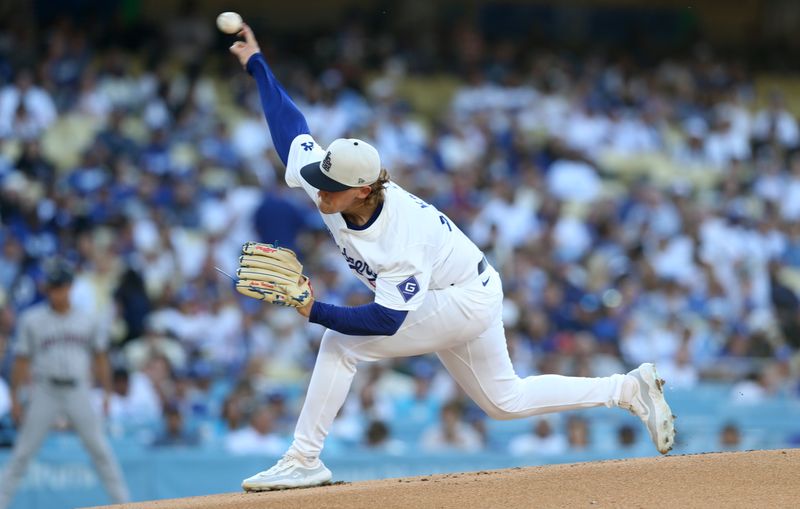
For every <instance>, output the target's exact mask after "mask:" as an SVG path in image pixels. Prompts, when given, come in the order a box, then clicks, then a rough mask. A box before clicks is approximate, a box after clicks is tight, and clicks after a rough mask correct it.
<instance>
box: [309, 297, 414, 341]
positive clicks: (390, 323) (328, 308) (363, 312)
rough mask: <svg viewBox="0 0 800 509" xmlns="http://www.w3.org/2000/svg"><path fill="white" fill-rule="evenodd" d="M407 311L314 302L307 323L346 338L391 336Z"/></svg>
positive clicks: (369, 305)
mask: <svg viewBox="0 0 800 509" xmlns="http://www.w3.org/2000/svg"><path fill="white" fill-rule="evenodd" d="M407 314H408V311H398V310H396V309H389V308H387V307H384V306H381V305H380V304H376V303H374V302H373V303H371V304H365V305H363V306H355V307H342V306H334V305H333V304H325V303H324V302H319V301H314V304H313V305H312V306H311V315H310V316H309V321H310V322H312V323H318V324H320V325H322V326H324V327H327V328H328V329H333V330H335V331H337V332H341V333H342V334H347V335H348V336H393V335H394V334H395V333H396V332H397V331H398V329H400V326H401V325H402V324H403V320H405V318H406V315H407Z"/></svg>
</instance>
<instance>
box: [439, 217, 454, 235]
mask: <svg viewBox="0 0 800 509" xmlns="http://www.w3.org/2000/svg"><path fill="white" fill-rule="evenodd" d="M439 221H441V222H442V224H443V225H446V226H447V229H448V230H450V231H453V228H451V227H450V221H448V220H447V218H446V217H444V216H443V215H442V216H439Z"/></svg>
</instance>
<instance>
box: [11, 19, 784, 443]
mask: <svg viewBox="0 0 800 509" xmlns="http://www.w3.org/2000/svg"><path fill="white" fill-rule="evenodd" d="M255 28H256V36H257V37H258V38H259V40H260V42H261V45H262V48H263V49H264V51H265V52H266V54H267V57H268V60H269V61H270V62H271V64H272V65H273V68H274V71H275V74H276V75H277V76H278V78H279V79H280V80H281V81H282V82H283V83H284V85H285V86H286V87H287V89H288V90H289V91H290V94H292V96H293V97H294V98H295V100H296V102H297V103H298V106H299V107H300V109H301V111H303V113H304V114H305V116H306V118H307V120H308V123H309V126H310V128H311V131H312V134H314V136H315V137H316V139H317V140H318V141H319V142H320V143H321V144H323V145H325V144H327V143H329V142H330V141H332V140H333V139H335V138H338V137H343V136H354V137H363V138H365V139H368V140H370V141H371V142H374V144H375V145H376V146H377V147H378V149H379V151H380V153H381V157H382V163H383V165H384V166H385V167H386V168H387V169H388V170H389V173H390V176H391V178H392V180H394V181H397V182H398V183H399V184H400V185H402V186H404V187H405V188H406V189H408V190H409V191H410V192H412V193H414V194H416V195H417V196H419V197H421V198H422V199H425V200H427V201H429V202H431V203H433V204H434V205H436V206H437V207H438V208H440V209H441V210H442V211H444V212H445V213H446V214H448V215H449V217H450V218H451V219H452V220H453V221H454V222H455V223H456V224H458V225H459V226H460V227H461V228H462V229H463V230H464V231H465V232H466V233H467V234H468V235H469V236H470V237H471V238H472V239H473V240H474V241H475V242H476V243H477V244H478V246H479V247H480V248H481V249H483V251H484V252H485V253H486V255H487V257H488V258H489V259H490V261H491V263H492V264H493V265H494V266H495V267H496V268H497V269H498V270H499V271H500V272H501V273H502V275H503V283H504V290H505V296H506V302H505V309H504V316H503V318H504V322H505V326H506V331H507V340H508V344H509V350H510V352H511V354H512V360H513V362H514V365H515V368H516V370H517V372H518V373H519V374H520V375H521V376H526V375H533V374H541V373H560V374H564V375H574V376H605V375H608V374H611V373H618V372H625V371H627V370H628V369H629V368H630V367H632V366H635V365H637V364H639V363H640V362H643V361H655V362H657V363H658V364H659V367H660V369H659V370H660V372H661V373H662V375H663V376H664V378H666V379H667V380H668V381H669V384H670V387H675V388H683V389H690V388H692V387H695V386H696V385H697V384H698V383H701V382H702V381H704V380H723V381H727V382H731V383H735V384H737V385H736V387H737V388H736V389H735V390H732V391H731V398H735V397H738V398H741V399H746V400H747V402H759V401H764V400H767V399H769V398H773V397H778V396H789V397H798V390H799V386H798V380H799V378H798V374H799V373H800V362H798V359H799V358H798V356H797V350H798V347H800V312H799V311H800V309H799V304H800V301H798V291H799V290H800V224H798V219H800V151H798V148H800V130H798V123H797V118H796V116H795V115H794V114H793V113H792V112H790V111H789V110H788V109H787V107H786V105H785V98H784V97H783V96H782V95H781V93H779V92H777V91H776V92H773V93H772V94H771V95H770V96H769V98H768V100H767V101H766V102H762V103H757V101H756V94H755V88H754V78H753V75H752V74H751V72H752V71H750V69H749V67H748V66H747V65H746V64H745V63H744V62H738V61H735V60H730V59H726V58H723V57H720V56H718V55H716V54H715V53H714V51H713V49H712V48H711V47H709V46H706V45H703V44H699V45H697V46H695V47H694V49H693V50H692V51H690V52H688V53H686V54H684V55H681V56H675V57H671V58H666V57H664V58H658V59H646V58H642V56H641V55H635V54H633V53H626V52H602V51H598V52H594V51H586V52H583V53H579V54H573V53H571V52H567V51H562V50H559V49H558V48H555V49H554V48H550V47H538V46H536V45H531V44H528V43H525V42H524V41H514V40H507V39H489V38H486V37H484V36H483V35H482V34H481V32H480V31H479V30H478V29H477V28H476V26H474V25H472V24H470V23H467V22H459V23H456V24H454V25H453V26H452V27H450V28H447V29H443V28H441V27H437V28H436V29H435V30H434V29H431V28H429V29H427V30H426V29H425V27H424V26H423V27H422V28H421V29H420V32H419V33H418V34H415V37H414V38H413V40H410V38H409V37H407V35H408V34H407V32H405V31H404V30H403V29H398V30H397V31H396V32H391V31H386V32H381V33H374V31H373V30H370V29H369V28H368V26H367V25H366V24H365V23H363V22H361V21H360V20H359V18H354V20H353V21H352V22H350V23H349V24H346V25H344V26H341V27H338V29H337V32H336V34H335V35H331V34H329V35H327V36H325V37H321V38H319V39H318V40H317V42H316V44H304V45H302V44H301V45H298V46H297V48H294V49H290V48H289V46H291V44H290V42H291V41H292V39H284V40H281V39H280V38H277V39H276V40H271V38H270V35H269V32H268V31H262V32H259V30H258V26H256V27H255ZM406 30H407V29H406ZM437 37H438V38H439V39H438V40H437ZM158 40H160V41H162V42H163V45H159V47H158V48H157V50H153V48H152V47H151V46H145V47H136V46H134V47H129V46H126V45H124V44H120V45H113V44H112V45H99V44H96V41H95V40H93V39H92V38H91V35H90V34H87V32H86V31H84V30H82V29H81V28H80V27H78V26H76V25H74V24H73V23H71V22H70V21H69V20H68V19H64V20H60V21H58V22H55V23H53V24H52V25H51V26H50V28H49V29H48V30H47V31H46V32H45V33H40V34H38V36H37V37H35V38H34V37H31V36H30V34H29V33H27V32H25V31H24V30H22V29H20V30H14V29H11V30H9V31H8V32H7V33H6V34H5V35H3V37H2V38H0V85H2V87H1V88H0V149H2V150H0V227H1V230H0V340H2V342H3V344H2V347H3V350H5V351H7V352H8V351H10V348H9V347H10V345H11V344H12V342H13V341H14V331H15V330H14V328H15V320H16V318H17V317H18V315H19V313H20V312H21V311H22V310H24V309H25V308H27V307H29V306H30V305H32V304H33V303H35V302H38V301H40V300H41V299H42V289H43V286H42V272H41V267H42V263H43V262H44V261H45V260H46V259H48V258H50V257H53V256H56V255H58V256H61V257H65V258H67V259H69V260H70V261H71V262H73V263H74V264H75V266H76V267H77V268H78V276H77V278H76V281H75V285H74V287H73V302H74V303H75V305H77V306H82V307H86V308H87V309H90V310H92V312H93V313H95V314H96V315H97V316H99V317H101V318H102V320H103V322H104V323H105V326H106V328H107V332H108V334H109V335H110V336H111V338H112V344H113V346H112V361H113V364H114V367H115V372H114V391H115V395H114V399H113V401H112V405H111V409H110V415H109V425H110V427H111V431H112V436H114V437H116V438H126V437H127V438H133V439H134V440H137V441H139V442H142V443H150V444H153V445H156V446H158V445H198V444H208V443H214V444H222V445H224V447H225V448H227V449H228V450H229V451H231V452H232V453H259V452H263V453H265V454H275V455H277V454H280V453H282V452H283V451H284V449H285V448H286V445H287V437H288V436H289V435H290V434H291V431H292V426H293V423H294V419H295V416H296V414H297V412H298V410H299V405H300V403H301V401H302V397H303V390H304V387H305V383H306V381H307V378H308V376H309V374H310V370H311V368H312V366H313V363H314V359H315V351H316V348H317V346H318V342H319V339H320V337H321V334H322V330H321V329H320V328H319V327H317V326H314V325H309V324H308V323H306V322H305V320H304V319H302V317H300V316H299V315H297V314H296V313H295V312H294V311H291V310H287V309H281V308H275V307H270V306H265V305H262V304H260V303H258V302H255V301H252V300H248V299H246V298H243V297H241V296H240V295H238V294H237V293H236V292H235V291H234V290H233V288H232V284H231V282H230V280H228V279H227V278H225V277H224V276H222V275H221V274H219V273H218V272H217V271H216V270H215V267H220V268H221V269H223V270H224V271H227V272H229V273H231V272H233V271H234V270H235V267H236V263H237V257H238V254H239V250H240V247H241V245H242V244H243V243H244V242H246V241H249V240H259V241H264V242H276V243H278V244H279V245H282V246H286V247H290V248H292V249H295V250H297V251H298V253H299V256H300V259H301V260H302V261H303V263H304V266H305V270H306V272H307V273H308V275H310V277H311V279H312V281H313V283H314V288H315V292H316V294H317V297H318V299H320V300H322V301H325V302H331V303H335V304H343V305H344V304H346V305H357V304H361V303H364V302H369V301H371V299H372V297H371V295H370V294H369V293H368V292H367V290H366V289H365V288H363V287H362V286H361V285H360V283H358V282H357V281H356V279H355V278H353V277H352V276H350V275H349V273H348V268H347V265H346V264H345V263H344V261H343V260H342V258H341V256H340V254H339V252H338V250H337V249H336V247H335V245H334V244H333V242H332V240H331V239H330V238H329V236H328V234H327V232H326V231H325V229H324V227H323V225H322V223H321V221H320V219H319V217H318V215H317V211H316V210H315V208H314V206H313V204H311V203H310V202H309V201H308V200H307V198H306V197H305V195H304V194H303V193H301V192H295V190H288V189H287V188H286V187H285V185H283V179H282V171H283V168H282V165H281V163H280V161H279V160H278V158H277V156H276V154H275V152H274V150H273V148H272V144H271V140H270V137H269V134H268V130H267V127H266V123H265V122H264V119H263V115H262V113H261V107H260V102H259V98H258V93H257V90H256V88H255V85H254V82H253V80H252V79H251V78H250V77H249V76H248V75H247V73H246V72H244V71H242V70H241V69H240V68H238V64H236V62H235V61H234V59H233V58H232V57H230V56H229V55H227V54H226V53H227V52H226V51H225V46H226V44H229V43H230V41H229V40H221V36H220V35H219V34H217V33H215V32H214V31H213V24H212V23H211V22H210V21H209V20H208V19H205V18H202V17H199V16H197V15H192V14H191V13H187V14H186V15H185V16H182V17H180V18H179V19H176V20H175V21H174V22H172V23H171V24H170V27H169V30H168V31H167V30H166V29H165V30H164V31H163V33H161V34H160V39H158ZM445 48H446V49H445ZM12 49H13V51H12ZM302 51H306V52H307V53H305V54H301V52H302ZM32 56H36V57H37V58H31V57H32ZM415 80H416V82H420V80H428V81H427V82H426V81H422V83H429V85H430V87H429V88H425V87H424V86H423V87H417V88H414V87H409V86H408V84H409V83H412V82H414V81H415ZM429 94H438V95H436V96H435V97H434V98H433V99H434V100H433V101H432V98H431V97H429ZM431 103H433V105H431ZM12 362H13V358H12V357H11V355H10V354H8V355H6V356H5V357H4V361H3V366H4V369H3V373H4V374H7V373H8V367H9V366H10V364H11V363H12ZM7 391H8V389H7V385H6V384H3V386H2V387H0V407H2V408H0V412H7V410H8V408H7V402H6V400H7ZM4 404H5V405H6V406H5V407H3V406H2V405H4ZM398 422H403V423H406V424H404V425H405V426H409V427H411V428H414V427H416V429H418V430H421V431H420V432H419V433H418V437H417V438H418V440H419V443H420V444H421V445H422V446H423V447H424V448H426V449H428V450H440V449H442V448H456V449H463V450H480V449H482V448H484V447H488V446H491V445H492V444H491V436H488V434H487V433H486V429H485V416H484V415H482V414H481V412H480V411H479V410H478V409H477V408H475V407H474V405H472V404H470V403H469V402H467V400H466V399H465V398H464V397H463V395H461V394H460V392H459V391H458V388H457V387H454V386H453V383H452V382H451V381H450V380H449V378H448V377H447V375H446V373H444V371H443V368H442V367H441V366H440V365H439V364H438V363H437V361H436V359H435V358H430V357H422V358H415V359H399V360H396V361H393V362H391V363H380V364H376V365H373V366H364V367H363V368H362V369H361V370H360V372H359V375H358V377H357V380H356V385H355V387H354V389H353V392H352V395H351V398H350V399H349V400H348V402H347V404H346V405H345V407H344V408H343V410H342V413H341V415H340V416H339V419H338V420H337V422H336V424H335V427H334V430H333V432H332V435H333V438H334V440H333V441H332V444H333V445H332V446H331V448H333V449H334V450H335V448H336V444H337V443H338V444H345V445H347V444H353V443H361V444H363V445H364V446H365V447H374V448H382V449H383V450H386V451H388V452H401V451H403V450H404V448H406V447H409V446H413V445H415V444H409V443H407V441H403V440H398V439H396V438H394V437H393V435H392V430H391V428H392V426H393V425H394V426H397V423H398ZM730 426H732V427H733V428H735V425H733V424H731V425H730ZM587 427H588V423H587V422H586V420H585V419H582V418H581V417H580V416H576V417H572V418H570V417H568V416H565V417H564V419H563V421H562V420H561V419H539V420H537V421H536V422H535V423H532V431H531V433H530V435H526V436H522V437H518V438H516V439H514V440H513V441H512V442H510V443H509V444H502V447H510V450H511V451H512V452H513V453H514V454H526V451H532V450H546V451H564V450H568V449H569V448H578V449H579V448H580V447H582V446H581V444H582V443H583V444H585V443H586V440H587V438H586V437H587V434H588V431H587ZM638 431H640V430H638V429H635V430H634V429H628V428H625V429H622V428H621V429H620V430H619V443H620V444H624V443H625V442H626V441H628V442H630V441H631V440H634V441H635V440H636V438H635V437H632V435H636V434H638V433H637V432H638ZM723 431H724V430H723ZM736 433H738V431H737V430H735V429H732V430H727V431H724V433H723V435H725V436H727V438H725V440H728V441H729V442H730V441H734V440H738V438H737V437H736V436H734V435H736ZM493 446H495V447H501V445H500V444H494V445H493Z"/></svg>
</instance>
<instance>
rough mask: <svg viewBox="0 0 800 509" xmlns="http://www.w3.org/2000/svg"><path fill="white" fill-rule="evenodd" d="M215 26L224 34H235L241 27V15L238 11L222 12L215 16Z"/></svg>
mask: <svg viewBox="0 0 800 509" xmlns="http://www.w3.org/2000/svg"><path fill="white" fill-rule="evenodd" d="M217 28H219V29H220V31H222V32H224V33H226V34H235V33H238V32H239V30H241V29H242V17H241V16H239V13H238V12H223V13H222V14H220V15H219V16H217Z"/></svg>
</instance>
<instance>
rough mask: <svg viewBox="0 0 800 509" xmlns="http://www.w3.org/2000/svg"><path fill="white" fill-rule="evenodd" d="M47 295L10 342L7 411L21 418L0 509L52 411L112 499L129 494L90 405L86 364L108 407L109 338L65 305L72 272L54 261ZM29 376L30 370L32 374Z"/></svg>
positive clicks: (21, 322)
mask: <svg viewBox="0 0 800 509" xmlns="http://www.w3.org/2000/svg"><path fill="white" fill-rule="evenodd" d="M46 279H47V281H46V285H47V290H46V293H47V301H46V302H43V303H41V304H38V305H36V306H33V307H31V308H30V309H28V310H26V311H25V312H23V313H22V315H21V316H20V319H19V324H18V329H17V330H18V335H17V340H16V342H15V344H14V352H15V360H14V365H13V368H12V375H11V383H12V387H11V394H12V416H13V417H14V420H15V421H16V422H17V423H20V424H21V425H20V428H19V434H18V435H17V440H16V443H15V445H14V451H13V453H12V455H11V459H10V460H9V462H8V464H7V465H6V468H5V470H4V471H3V475H2V479H0V509H3V508H5V507H7V506H8V505H9V503H10V502H11V498H12V496H13V494H14V491H15V490H16V487H17V485H18V484H19V482H20V480H21V479H22V476H23V474H24V473H25V469H26V468H27V466H28V462H29V461H30V460H31V458H32V457H33V455H34V454H35V453H36V452H37V451H38V450H39V447H40V446H41V445H42V442H43V441H44V439H45V437H46V436H47V433H48V432H49V430H50V428H51V427H52V426H53V423H54V422H55V421H56V419H57V418H58V417H59V416H62V415H63V416H66V417H67V418H68V419H69V421H70V423H71V424H72V427H73V428H74V429H75V430H76V431H77V433H78V435H79V436H80V438H81V441H82V442H83V444H84V445H85V446H86V448H87V449H88V450H89V454H90V455H91V456H92V460H93V461H94V464H95V466H96V467H97V471H98V473H99V474H100V477H101V479H102V480H103V483H104V484H105V486H106V489H107V490H108V492H109V494H110V495H111V498H112V499H113V501H114V502H117V503H119V502H126V501H127V500H128V499H129V496H128V488H127V486H126V485H125V481H124V479H123V478H122V472H121V470H120V467H119V465H118V464H117V461H116V459H115V458H114V456H113V454H112V451H111V447H110V446H109V444H108V441H107V440H106V438H105V435H104V432H103V427H102V425H101V419H100V417H99V416H98V415H97V414H96V412H95V411H94V410H93V408H92V406H91V403H90V393H91V389H92V373H91V372H92V364H94V368H95V370H96V373H97V376H98V378H99V381H100V382H101V384H102V386H103V389H104V393H105V397H104V402H103V407H104V409H107V408H108V397H109V395H110V391H111V375H110V371H109V363H108V357H107V355H106V348H107V346H108V338H107V336H105V335H104V334H103V333H102V331H101V330H100V328H99V326H98V323H97V320H95V319H94V317H92V316H91V315H88V314H86V313H83V312H81V311H79V310H77V309H75V308H73V307H72V306H71V305H70V299H69V292H70V288H71V286H72V279H73V278H72V272H71V270H70V268H69V266H68V265H66V263H64V262H61V261H55V262H54V263H53V264H52V265H51V266H50V267H49V270H48V271H47V275H46ZM31 375H32V376H31ZM28 381H30V382H31V383H32V386H31V388H30V397H29V401H28V406H27V409H26V411H25V412H24V417H23V418H22V420H21V422H20V416H21V415H22V413H23V412H22V406H21V403H20V397H19V395H18V393H19V392H20V388H21V386H22V385H23V384H26V383H27V382H28Z"/></svg>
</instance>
